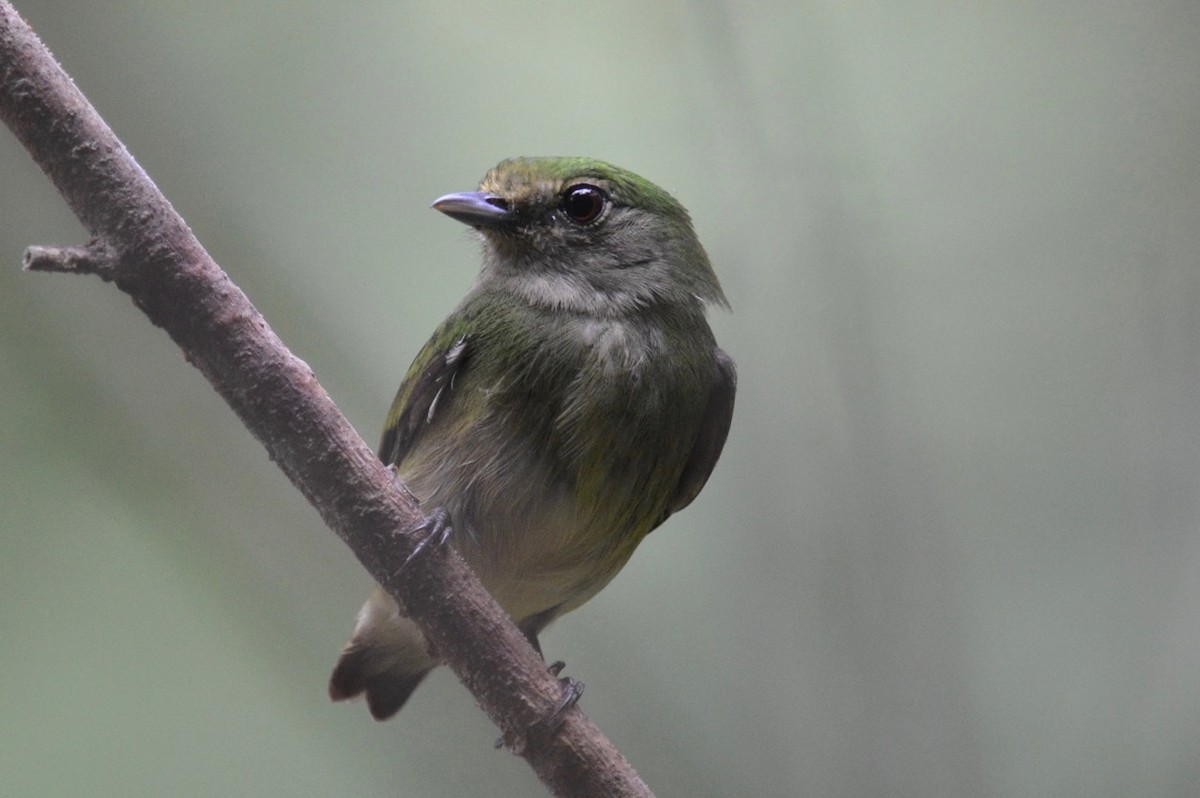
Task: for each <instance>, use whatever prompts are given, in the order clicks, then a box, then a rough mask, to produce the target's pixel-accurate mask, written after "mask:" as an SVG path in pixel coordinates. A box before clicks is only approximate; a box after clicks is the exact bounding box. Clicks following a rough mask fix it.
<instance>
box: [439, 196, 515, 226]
mask: <svg viewBox="0 0 1200 798" xmlns="http://www.w3.org/2000/svg"><path fill="white" fill-rule="evenodd" d="M433 208H434V210H438V211H441V212H442V213H444V214H446V215H447V216H449V217H450V218H451V219H457V220H458V221H460V222H462V223H463V224H469V225H471V226H472V227H497V226H499V225H501V224H504V223H505V222H509V221H512V218H513V213H512V211H510V210H509V208H508V202H506V201H505V200H504V199H503V198H501V197H497V196H496V195H494V194H488V193H487V192H484V191H464V192H462V193H459V194H447V195H445V196H444V197H438V198H437V199H435V200H434V201H433Z"/></svg>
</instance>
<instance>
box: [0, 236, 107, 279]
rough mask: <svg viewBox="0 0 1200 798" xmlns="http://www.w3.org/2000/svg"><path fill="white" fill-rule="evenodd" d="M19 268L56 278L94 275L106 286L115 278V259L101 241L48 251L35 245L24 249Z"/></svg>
mask: <svg viewBox="0 0 1200 798" xmlns="http://www.w3.org/2000/svg"><path fill="white" fill-rule="evenodd" d="M21 268H22V269H24V270H25V271H27V272H55V273H58V274H94V275H96V276H98V277H99V278H100V279H101V280H104V281H105V282H109V281H111V280H112V279H113V278H114V276H115V275H116V271H117V264H116V258H115V257H114V256H113V253H112V251H111V250H110V249H109V248H108V247H107V246H105V244H104V243H103V242H102V241H99V240H93V241H90V242H88V243H87V244H84V245H83V246H75V247H48V246H39V245H37V244H35V245H33V246H31V247H27V248H26V249H25V257H24V258H23V259H22V261H21Z"/></svg>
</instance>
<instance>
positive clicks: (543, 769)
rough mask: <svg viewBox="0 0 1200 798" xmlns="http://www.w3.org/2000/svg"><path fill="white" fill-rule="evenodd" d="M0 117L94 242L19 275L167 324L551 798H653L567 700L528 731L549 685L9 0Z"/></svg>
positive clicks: (3, 16)
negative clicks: (112, 296) (106, 287)
mask: <svg viewBox="0 0 1200 798" xmlns="http://www.w3.org/2000/svg"><path fill="white" fill-rule="evenodd" d="M0 118H3V120H4V122H5V124H7V125H8V127H9V128H10V129H11V130H12V131H13V133H14V134H15V135H16V137H17V138H18V139H19V140H20V141H21V142H22V143H23V144H24V145H25V148H26V149H27V150H28V151H29V153H30V155H31V156H32V157H33V159H34V161H36V162H37V164H38V165H39V166H40V167H41V168H42V170H43V171H44V172H45V173H46V175H47V176H48V177H49V178H50V179H51V180H52V181H53V182H54V185H55V186H56V187H57V188H58V190H59V192H60V193H61V194H62V196H63V197H64V198H65V199H66V201H67V203H68V204H69V205H70V207H71V209H72V210H73V211H74V212H75V215H76V216H78V217H79V220H80V221H81V222H83V224H84V226H85V227H86V228H87V229H88V231H89V232H90V233H91V235H92V241H91V242H89V243H88V244H87V245H86V246H83V247H68V248H47V247H31V248H30V249H29V251H28V252H27V253H26V255H25V267H26V269H28V270H31V271H53V272H70V273H75V274H96V275H99V276H100V277H101V278H102V279H104V280H106V281H111V282H113V283H115V284H116V286H117V287H118V288H119V289H121V290H122V291H124V292H125V293H127V294H129V296H130V297H132V298H133V301H134V304H135V305H137V307H138V308H140V309H141V310H142V312H144V313H145V314H146V315H147V316H148V317H149V319H150V321H151V322H153V323H154V324H155V325H157V326H159V327H162V328H163V329H164V330H166V332H167V334H168V335H170V336H171V338H172V340H174V341H175V343H176V344H178V345H179V347H180V348H181V349H182V350H183V352H184V354H185V355H186V356H187V359H188V361H189V362H190V363H192V365H194V366H195V367H196V368H198V369H199V370H200V371H201V372H202V373H203V374H204V376H205V377H207V378H208V380H209V382H211V383H212V385H213V387H214V388H215V389H216V391H217V393H219V394H220V395H221V396H222V397H223V398H224V399H225V401H226V402H228V404H229V406H230V407H232V408H233V410H234V412H235V413H237V415H238V417H239V418H240V419H241V420H242V422H243V423H244V424H245V425H246V427H247V428H248V429H249V430H250V432H251V433H253V434H254V436H255V437H256V438H258V440H259V441H261V442H262V444H263V445H264V446H265V447H266V448H267V452H268V454H269V455H270V457H271V459H273V460H274V461H275V462H276V463H277V464H278V465H279V467H280V468H281V469H282V470H283V472H284V473H285V474H287V476H288V478H289V479H290V480H291V481H292V483H293V484H294V485H295V486H296V487H297V488H299V489H300V492H301V493H303V494H304V496H305V498H307V499H308V501H309V502H310V503H311V504H312V505H313V507H315V508H316V510H317V512H319V513H320V514H321V517H322V518H323V519H324V520H325V523H326V524H328V525H329V527H330V528H331V529H332V530H333V531H334V532H336V533H337V535H338V536H339V537H340V538H341V539H342V540H343V541H345V543H346V545H348V546H349V547H350V549H351V550H352V551H353V552H354V554H355V556H356V557H358V559H359V560H360V561H361V562H362V564H363V566H364V567H365V568H366V569H367V571H368V572H369V573H370V574H371V576H372V577H373V578H374V579H375V580H376V581H377V582H379V584H381V585H382V586H383V587H384V589H385V590H387V592H388V593H389V594H391V595H392V596H393V597H394V598H395V599H396V600H397V601H398V602H399V603H400V606H402V607H403V608H404V609H405V611H406V612H407V613H408V614H409V615H410V617H411V618H412V619H413V620H414V621H415V622H416V623H417V625H418V626H419V627H420V628H421V631H422V632H424V634H425V636H426V638H427V639H428V640H429V642H430V643H431V644H432V646H433V647H434V648H435V649H436V651H437V652H438V653H439V655H440V656H441V658H442V659H443V660H444V661H445V662H446V663H447V664H448V665H449V666H450V667H451V668H453V669H454V671H455V673H457V674H458V677H459V679H461V680H462V682H463V684H465V685H466V686H467V688H468V689H469V690H470V691H471V692H472V693H473V694H474V695H475V698H476V699H477V700H478V701H479V703H480V705H481V706H482V707H483V709H484V711H485V712H487V714H488V716H489V717H490V718H491V719H492V721H493V722H495V723H496V725H497V726H499V727H500V729H501V731H502V733H503V735H504V736H503V739H504V740H505V741H506V742H507V743H508V745H509V747H510V748H511V749H513V750H514V751H515V753H518V754H519V755H520V756H522V757H524V758H525V759H526V760H527V761H528V762H529V764H530V766H531V767H532V768H533V769H534V771H535V772H536V773H537V775H538V777H539V778H540V779H541V780H542V781H543V783H545V784H546V786H547V787H548V788H549V789H550V790H551V792H553V793H554V794H555V795H558V796H621V797H622V798H624V797H625V796H650V795H651V793H650V791H649V790H648V788H647V787H646V785H645V784H644V783H643V782H642V781H641V779H639V778H638V776H637V774H636V773H635V772H634V771H633V769H632V768H631V767H630V765H629V763H628V762H626V761H625V759H624V757H622V756H621V754H620V752H619V751H617V750H616V748H614V747H613V745H612V744H611V743H610V742H609V741H608V740H607V739H606V738H605V737H604V735H603V734H602V733H601V732H600V730H599V729H598V728H597V727H596V726H595V724H593V723H592V722H591V721H590V720H589V719H588V718H587V716H586V715H584V714H583V712H582V711H580V710H579V708H578V707H573V708H571V709H570V710H569V711H567V712H566V713H565V714H564V715H563V719H562V725H561V726H559V727H558V729H557V731H556V732H554V733H553V734H538V733H535V732H536V730H538V729H543V728H546V721H547V719H549V718H553V717H554V712H555V709H556V707H557V706H558V703H559V701H560V699H561V697H562V688H561V686H560V684H559V682H558V680H557V679H556V678H554V676H553V675H551V674H550V673H549V671H548V670H547V668H546V665H545V663H544V662H543V661H542V659H541V657H539V656H538V654H537V653H536V652H535V651H534V650H533V649H532V647H531V646H530V645H529V643H528V642H527V641H526V640H525V637H524V635H522V634H521V633H520V631H518V630H517V628H516V626H514V625H513V623H512V621H511V620H510V619H509V617H508V616H507V614H506V613H505V612H504V610H502V609H501V608H500V606H499V605H498V604H496V602H495V600H494V599H493V598H492V597H491V596H490V595H489V594H488V593H487V591H486V590H484V588H483V586H482V585H481V584H480V583H479V580H478V579H477V578H476V577H475V575H474V574H473V573H472V572H471V571H470V569H469V568H468V567H467V566H466V564H465V563H464V562H463V560H462V559H461V558H460V557H459V556H458V554H457V553H456V552H455V551H454V549H453V548H452V547H448V546H447V547H442V548H441V549H439V550H438V551H439V552H441V553H440V554H433V555H426V556H421V557H417V558H415V559H414V560H413V561H412V562H411V563H410V564H409V565H408V566H407V567H406V568H404V578H403V579H400V578H397V577H398V574H397V572H398V570H400V564H401V563H403V562H405V560H406V558H407V557H408V556H409V555H410V554H411V553H412V552H413V550H414V548H415V547H416V545H417V543H418V542H419V539H420V537H419V535H416V534H412V533H413V531H414V530H415V528H417V527H418V526H419V525H420V524H421V522H422V521H423V516H422V515H421V512H420V509H419V508H418V507H417V505H416V503H415V502H414V501H413V499H412V498H411V496H410V495H409V494H408V493H407V491H406V490H404V488H403V486H402V485H400V484H399V483H398V482H397V481H396V480H395V479H394V477H393V476H392V474H391V472H390V471H389V470H388V469H386V468H385V467H384V466H383V464H382V463H381V462H380V461H379V459H378V458H377V457H376V456H375V453H374V452H373V451H372V450H371V449H370V447H368V446H367V444H366V443H364V442H363V440H362V439H361V438H360V437H359V436H358V434H357V433H356V432H355V431H354V429H353V428H352V427H351V426H350V423H349V422H348V421H346V419H345V418H344V417H343V416H342V415H341V413H340V412H339V411H338V409H337V408H336V407H335V406H334V404H333V401H332V400H331V399H330V398H329V396H328V395H327V394H326V393H325V391H324V389H322V388H321V386H320V385H319V384H318V383H317V380H316V378H315V377H314V376H313V373H312V370H311V369H310V368H309V367H308V366H307V365H306V364H305V363H304V362H303V361H301V360H300V359H298V358H297V357H295V356H294V355H293V354H292V353H291V352H289V351H288V350H287V348H286V347H285V346H284V345H283V343H282V342H281V341H280V340H279V338H278V337H276V335H275V333H274V332H273V331H272V330H271V328H270V327H269V326H267V323H266V321H265V320H264V319H263V317H262V316H261V315H260V314H259V313H258V311H257V310H256V309H255V308H254V306H253V305H252V304H251V303H250V300H249V299H247V298H246V295H245V294H243V293H242V291H241V290H240V289H239V288H238V287H237V286H236V285H234V284H233V282H231V281H230V279H229V277H228V276H227V275H226V274H225V273H224V272H223V271H222V270H221V269H220V268H219V267H218V266H217V264H216V263H214V262H213V260H212V258H210V257H209V255H208V253H207V252H205V251H204V248H203V247H201V246H200V243H199V242H198V241H197V240H196V238H195V236H193V235H192V232H191V230H189V229H188V227H187V225H186V224H185V223H184V221H183V219H182V218H181V217H180V216H179V214H177V213H176V212H175V209H174V208H172V207H171V204H170V203H169V202H168V201H167V200H166V198H165V197H164V196H163V195H162V194H161V193H160V192H159V190H158V188H157V187H156V186H155V185H154V183H153V182H152V181H151V180H150V178H149V177H148V176H147V175H146V173H145V172H144V171H142V169H141V167H139V166H138V164H137V163H136V162H135V161H134V159H133V157H132V156H131V155H130V154H129V152H128V151H127V150H126V149H125V146H124V145H123V144H122V143H121V142H120V141H119V140H118V139H117V138H116V136H115V135H114V134H113V132H112V131H111V130H110V129H109V128H108V126H107V125H106V124H105V123H104V121H103V120H102V119H101V118H100V116H99V114H97V113H96V111H95V109H94V108H92V106H91V105H90V104H89V103H88V101H87V99H86V98H85V97H84V96H83V95H82V93H80V92H79V90H78V89H77V88H76V87H75V85H74V83H73V82H72V81H71V79H70V78H69V77H68V76H67V74H66V73H65V72H64V71H63V70H62V68H61V67H59V65H58V64H57V63H56V62H55V60H54V58H53V56H52V55H51V54H50V53H49V51H48V50H46V48H45V46H44V45H42V43H41V42H40V41H39V40H38V38H37V37H36V36H35V35H34V33H33V32H32V31H31V30H30V29H29V26H28V25H27V24H26V23H25V22H24V20H22V19H21V18H20V17H19V16H18V15H17V13H16V11H15V10H14V9H13V7H12V5H11V4H10V3H8V2H7V0H0Z"/></svg>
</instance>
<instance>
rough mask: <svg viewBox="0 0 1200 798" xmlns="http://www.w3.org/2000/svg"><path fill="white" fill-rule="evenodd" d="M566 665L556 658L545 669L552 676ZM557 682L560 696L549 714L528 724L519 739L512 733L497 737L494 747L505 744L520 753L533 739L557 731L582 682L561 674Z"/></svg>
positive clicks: (580, 691) (549, 736)
mask: <svg viewBox="0 0 1200 798" xmlns="http://www.w3.org/2000/svg"><path fill="white" fill-rule="evenodd" d="M566 666H567V664H566V663H565V662H563V661H562V660H556V661H555V662H552V663H550V666H549V667H548V668H547V670H549V671H550V674H551V675H552V676H558V674H560V673H562V669H563V668H565V667H566ZM558 683H559V684H560V685H562V697H561V698H560V699H559V701H558V704H557V705H556V706H555V707H554V709H553V710H552V711H551V712H550V714H549V715H547V716H546V717H544V718H542V719H541V720H539V721H537V722H535V723H533V724H532V725H531V726H529V728H527V729H526V730H525V734H524V735H522V736H521V738H520V739H516V737H517V736H516V735H513V734H506V735H504V736H503V737H501V738H499V739H497V740H496V748H503V747H505V746H506V745H507V747H508V748H510V749H511V750H512V751H513V752H514V753H520V752H521V751H522V750H524V748H525V746H527V745H528V744H529V743H530V742H532V741H533V740H549V739H550V738H551V737H553V736H554V735H555V733H556V732H558V730H559V728H560V727H561V726H562V725H563V721H564V720H566V717H567V712H568V711H569V710H570V709H571V707H573V706H575V705H576V704H577V703H579V699H580V698H581V697H582V696H583V682H581V681H579V680H578V679H573V678H571V677H570V676H563V677H562V678H560V679H559V680H558Z"/></svg>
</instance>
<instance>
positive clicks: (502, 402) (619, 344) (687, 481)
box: [329, 157, 737, 720]
mask: <svg viewBox="0 0 1200 798" xmlns="http://www.w3.org/2000/svg"><path fill="white" fill-rule="evenodd" d="M433 208H435V209H436V210H438V211H440V212H442V213H444V214H445V215H446V216H448V217H450V218H451V219H454V220H457V221H459V222H462V223H463V224H466V225H468V226H470V227H471V228H473V229H474V230H475V231H476V232H477V234H478V238H479V239H480V241H481V243H482V250H483V257H482V266H481V268H480V271H479V273H478V276H477V278H476V279H475V282H474V284H473V285H472V286H471V288H470V289H469V290H468V291H467V293H466V296H465V297H464V298H463V299H462V301H461V302H460V303H459V304H458V306H457V307H456V308H455V309H454V310H453V311H452V312H451V313H450V315H449V316H448V317H447V318H446V319H445V320H444V321H443V322H442V323H441V325H439V326H438V328H437V329H436V331H435V332H434V333H433V335H432V336H431V338H430V339H429V341H428V342H427V343H426V344H425V345H424V347H423V348H422V349H421V350H420V353H419V354H418V355H417V356H416V358H415V359H414V360H413V362H412V365H411V366H410V367H409V369H408V372H407V374H406V376H405V377H404V379H403V381H402V383H401V385H400V388H399V391H398V392H397V394H396V398H395V400H394V402H393V403H392V406H391V410H390V412H389V413H388V415H387V420H386V424H385V428H384V433H383V438H382V442H381V444H380V446H379V457H380V458H381V459H382V460H383V462H384V463H386V464H388V465H390V466H391V467H392V468H393V469H394V470H395V472H396V474H397V475H398V477H399V478H400V479H401V480H402V481H403V483H404V484H405V485H406V486H407V488H408V490H409V491H410V492H411V493H412V494H413V495H414V496H415V497H416V498H417V499H418V501H419V502H420V503H421V506H422V508H436V514H437V517H438V518H440V519H445V528H446V529H447V530H450V531H448V532H447V534H448V540H449V543H450V545H453V546H454V548H455V549H456V550H457V551H458V553H459V554H460V555H461V556H462V557H463V558H464V559H465V560H466V562H467V563H468V564H469V565H470V567H471V568H472V569H473V570H474V571H475V573H476V574H477V575H478V576H479V578H480V580H481V581H482V583H483V585H484V586H485V587H486V588H487V589H488V591H489V592H491V594H492V595H493V596H494V597H495V598H496V600H497V601H498V602H499V604H500V605H501V606H502V607H503V608H504V609H505V610H506V611H507V612H508V613H509V615H510V616H511V617H512V619H513V620H514V622H515V623H516V624H517V626H518V628H520V630H521V631H522V633H523V634H524V635H525V636H526V637H527V638H528V640H529V641H530V643H531V644H533V646H534V648H535V649H537V650H538V652H539V654H540V653H541V647H540V645H539V643H538V634H539V633H540V632H541V631H542V630H543V629H545V628H546V626H547V625H548V624H549V623H550V622H551V621H553V620H555V619H556V618H558V617H559V616H561V615H564V614H565V613H568V612H570V611H571V610H573V609H576V608H578V607H579V606H580V605H582V604H583V603H584V602H586V601H588V600H589V599H590V598H592V597H593V596H594V595H596V593H597V592H598V591H600V589H601V588H603V587H604V586H605V585H606V584H608V582H609V581H610V580H612V578H613V577H614V576H615V575H616V574H617V572H618V571H620V569H621V568H622V567H623V566H624V565H625V564H626V562H627V561H628V560H629V558H630V556H631V555H632V554H633V552H634V549H636V548H637V546H638V544H639V543H640V542H641V541H642V540H643V539H644V538H645V537H646V536H647V535H648V534H649V533H650V532H651V531H652V530H654V529H656V528H657V527H658V526H660V525H661V524H662V523H663V522H664V521H666V520H667V518H669V517H670V516H671V515H672V514H674V513H676V512H678V511H679V510H682V509H683V508H684V507H686V506H687V505H688V504H690V503H691V502H692V500H693V499H695V498H696V496H697V495H698V494H699V493H700V490H701V489H702V488H703V487H704V485H705V483H706V482H707V480H708V478H709V475H710V474H711V473H712V471H713V468H714V466H715V465H716V463H717V460H718V458H719V457H720V454H721V451H722V449H723V447H724V445H725V441H726V438H727V436H728V433H729V428H730V423H731V419H732V417H733V407H734V397H735V394H736V389H737V373H736V369H735V366H734V362H733V360H732V359H731V358H730V357H729V355H727V354H726V353H725V352H724V351H722V350H721V349H720V348H719V347H718V346H717V344H716V340H715V338H714V335H713V332H712V330H711V328H710V327H709V324H708V321H707V309H708V308H709V307H710V306H716V307H720V308H724V309H728V307H729V304H728V301H727V300H726V298H725V294H724V293H723V291H722V289H721V285H720V283H719V281H718V279H717V276H716V274H715V272H714V271H713V268H712V265H711V263H710V261H709V258H708V256H707V254H706V253H705V251H704V248H703V247H702V246H701V244H700V241H699V239H698V238H697V236H696V234H695V232H694V230H693V226H692V222H691V219H690V217H689V215H688V212H687V210H686V209H685V208H684V206H683V205H681V204H680V203H679V201H677V200H676V199H675V198H674V197H673V196H671V194H669V193H668V192H667V191H665V190H663V189H662V188H659V187H658V186H656V185H655V184H653V183H651V182H650V181H648V180H646V179H644V178H642V177H639V176H638V175H636V174H634V173H633V172H630V171H628V170H626V169H623V168H620V167H618V166H614V165H612V164H610V163H607V162H604V161H600V160H595V159H591V158H583V157H522V158H511V159H508V160H504V161H501V162H500V163H499V164H498V165H496V166H495V167H494V168H492V169H491V170H490V171H488V172H487V174H486V175H485V176H484V178H483V180H482V182H481V183H480V185H479V188H478V190H476V191H468V192H461V193H453V194H446V195H445V196H442V197H439V198H438V199H437V200H436V201H435V202H434V203H433ZM437 664H438V662H437V661H436V659H435V658H434V656H433V655H432V654H431V652H430V650H429V647H428V646H427V645H426V644H425V641H424V639H423V637H422V635H421V633H420V631H419V630H418V629H417V627H416V625H415V624H414V623H413V622H412V621H411V620H409V619H408V618H406V617H404V615H403V614H402V612H401V611H400V609H399V608H398V607H397V605H396V603H395V601H394V600H393V599H392V598H391V597H390V596H388V595H387V594H386V593H384V592H383V590H382V589H380V588H378V587H377V588H376V589H375V590H374V592H373V593H372V594H371V596H370V597H369V598H368V600H367V602H366V603H365V604H364V605H363V607H362V609H361V610H360V611H359V613H358V617H357V620H356V623H355V626H354V631H353V634H352V635H351V637H350V640H349V642H347V643H346V645H345V647H344V648H343V650H342V652H341V656H340V658H339V659H338V661H337V664H336V666H335V668H334V670H333V673H332V676H331V677H330V681H329V694H330V697H331V698H332V699H333V700H335V701H339V700H344V699H349V698H354V697H357V696H360V695H365V697H366V704H367V707H368V709H369V710H370V713H371V715H372V716H373V717H374V718H376V719H377V720H384V719H387V718H390V717H392V716H393V715H395V714H396V712H398V711H399V710H400V708H401V707H402V706H403V705H404V704H405V702H406V701H407V700H408V698H409V696H410V695H411V694H412V692H413V691H414V690H415V689H416V687H417V685H418V684H420V682H421V681H422V680H423V679H424V678H425V676H426V675H427V674H428V673H429V671H430V670H431V669H433V668H434V667H435V666H436V665H437ZM556 664H557V663H556ZM556 672H557V671H556Z"/></svg>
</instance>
